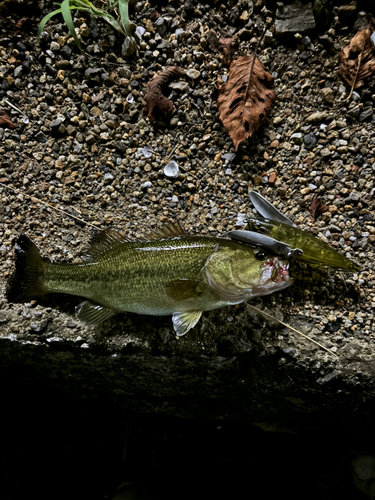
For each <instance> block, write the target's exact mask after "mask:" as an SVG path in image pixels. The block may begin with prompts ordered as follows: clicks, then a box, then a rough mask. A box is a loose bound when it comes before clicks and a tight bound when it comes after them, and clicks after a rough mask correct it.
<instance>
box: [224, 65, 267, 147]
mask: <svg viewBox="0 0 375 500" xmlns="http://www.w3.org/2000/svg"><path fill="white" fill-rule="evenodd" d="M252 61H253V57H249V56H242V57H239V58H238V59H235V60H234V61H232V63H231V65H230V71H229V77H228V81H227V82H226V83H225V84H224V83H222V82H221V81H220V80H219V82H218V85H219V97H218V100H217V104H218V108H219V111H220V120H221V122H222V124H223V125H224V127H225V128H226V129H227V130H228V133H229V135H230V136H231V138H232V141H233V143H234V146H235V149H236V151H237V149H238V146H239V144H240V143H241V142H243V141H244V140H246V139H247V138H249V137H251V136H252V135H253V133H254V132H255V131H256V130H258V128H259V127H260V125H261V123H262V121H263V120H264V118H265V117H266V115H267V113H268V112H269V110H270V107H271V105H272V103H273V101H274V99H275V92H274V90H273V89H272V85H273V76H272V75H270V74H269V73H268V72H267V71H266V70H265V69H264V66H263V64H262V63H261V62H260V61H259V59H258V58H257V57H256V58H255V62H254V66H253V70H252V72H251V64H252ZM250 72H251V75H250ZM249 77H250V81H249Z"/></svg>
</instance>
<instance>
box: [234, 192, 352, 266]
mask: <svg viewBox="0 0 375 500" xmlns="http://www.w3.org/2000/svg"><path fill="white" fill-rule="evenodd" d="M249 197H250V200H251V202H252V203H253V205H254V207H255V208H256V209H257V211H258V212H259V213H260V215H261V216H262V217H264V219H263V218H262V219H255V218H250V219H248V224H249V227H250V229H251V231H231V232H230V233H229V237H230V238H232V239H236V240H238V241H242V242H244V243H248V244H250V245H254V246H257V247H261V248H264V249H267V250H269V251H273V253H275V254H276V255H283V256H285V257H288V258H291V257H294V258H296V259H297V260H299V261H302V262H306V263H308V264H316V265H319V266H327V267H334V268H337V269H342V270H343V271H349V272H358V271H359V270H360V267H359V266H358V264H355V263H354V262H352V261H351V260H350V259H348V258H347V257H345V256H344V255H342V254H341V253H339V252H337V251H336V250H334V249H333V248H331V247H330V246H329V245H327V244H326V243H324V242H323V241H321V240H320V239H319V238H316V237H315V236H314V235H312V234H310V233H307V232H306V231H302V230H301V229H298V227H296V226H295V224H294V223H293V222H292V221H291V220H289V219H288V218H287V217H285V216H284V215H283V214H282V213H281V212H279V211H278V210H277V209H276V208H275V207H274V206H272V205H271V203H269V202H268V201H267V200H266V199H265V198H263V196H261V195H260V194H258V193H256V192H254V191H252V192H251V193H250V194H249ZM270 240H272V241H270Z"/></svg>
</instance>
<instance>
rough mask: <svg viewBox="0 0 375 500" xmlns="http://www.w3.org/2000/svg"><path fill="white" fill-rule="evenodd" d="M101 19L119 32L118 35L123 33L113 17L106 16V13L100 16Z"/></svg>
mask: <svg viewBox="0 0 375 500" xmlns="http://www.w3.org/2000/svg"><path fill="white" fill-rule="evenodd" d="M101 16H102V17H103V19H105V20H106V21H107V23H109V24H110V25H111V26H113V27H114V28H115V30H117V31H119V32H120V33H124V30H123V29H122V28H121V26H120V25H119V23H118V22H117V21H116V19H115V18H114V17H112V16H111V14H107V13H106V12H103V14H102V15H101Z"/></svg>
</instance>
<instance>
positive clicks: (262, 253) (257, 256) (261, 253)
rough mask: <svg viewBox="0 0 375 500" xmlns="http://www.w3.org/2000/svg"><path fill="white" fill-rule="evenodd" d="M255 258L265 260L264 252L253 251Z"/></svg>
mask: <svg viewBox="0 0 375 500" xmlns="http://www.w3.org/2000/svg"><path fill="white" fill-rule="evenodd" d="M255 258H256V259H258V260H265V259H266V254H265V253H264V252H260V251H259V252H255Z"/></svg>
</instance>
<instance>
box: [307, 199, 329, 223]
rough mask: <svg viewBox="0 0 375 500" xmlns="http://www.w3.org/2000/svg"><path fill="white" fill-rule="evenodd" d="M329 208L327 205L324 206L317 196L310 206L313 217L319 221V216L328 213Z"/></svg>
mask: <svg viewBox="0 0 375 500" xmlns="http://www.w3.org/2000/svg"><path fill="white" fill-rule="evenodd" d="M327 210H328V207H327V205H324V203H322V202H321V201H320V200H319V198H318V197H317V196H316V195H315V196H314V198H313V199H312V202H311V205H310V206H309V212H310V214H311V215H312V217H313V218H314V220H315V219H317V218H318V217H319V215H321V214H324V212H327Z"/></svg>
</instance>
